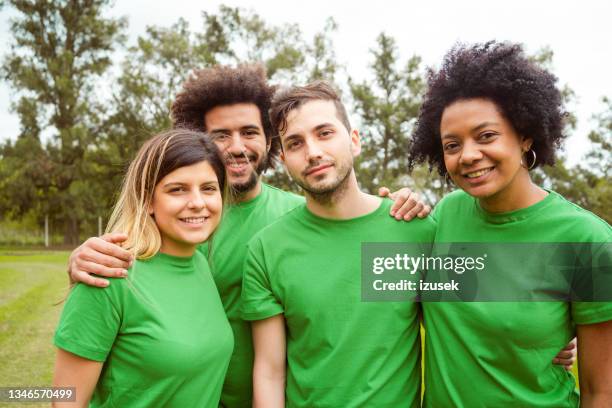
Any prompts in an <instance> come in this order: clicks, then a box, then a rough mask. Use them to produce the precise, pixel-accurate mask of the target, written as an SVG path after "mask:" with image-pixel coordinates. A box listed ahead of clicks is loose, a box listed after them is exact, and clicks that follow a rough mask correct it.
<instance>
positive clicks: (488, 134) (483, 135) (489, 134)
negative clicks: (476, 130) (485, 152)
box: [479, 131, 497, 142]
mask: <svg viewBox="0 0 612 408" xmlns="http://www.w3.org/2000/svg"><path fill="white" fill-rule="evenodd" d="M495 136H497V133H495V132H491V131H488V132H482V133H481V134H480V135H479V140H481V141H484V142H487V141H490V140H492V139H493V138H494V137H495Z"/></svg>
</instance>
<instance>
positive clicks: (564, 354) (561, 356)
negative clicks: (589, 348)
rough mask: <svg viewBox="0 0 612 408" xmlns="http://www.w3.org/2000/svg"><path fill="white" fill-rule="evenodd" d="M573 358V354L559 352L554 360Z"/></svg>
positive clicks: (564, 351)
mask: <svg viewBox="0 0 612 408" xmlns="http://www.w3.org/2000/svg"><path fill="white" fill-rule="evenodd" d="M573 357H574V353H572V352H571V351H566V350H561V351H560V352H559V354H557V356H556V358H565V359H572V358H573Z"/></svg>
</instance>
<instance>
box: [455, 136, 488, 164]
mask: <svg viewBox="0 0 612 408" xmlns="http://www.w3.org/2000/svg"><path fill="white" fill-rule="evenodd" d="M480 159H482V152H481V151H480V148H479V147H478V145H477V144H476V143H472V142H469V141H468V142H466V143H465V144H464V145H463V149H461V156H460V158H459V163H461V164H462V165H465V166H469V165H471V164H473V163H474V162H476V161H478V160H480Z"/></svg>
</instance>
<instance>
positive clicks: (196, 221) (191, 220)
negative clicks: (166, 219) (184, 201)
mask: <svg viewBox="0 0 612 408" xmlns="http://www.w3.org/2000/svg"><path fill="white" fill-rule="evenodd" d="M204 220H206V217H190V218H181V221H183V222H186V223H187V224H202V223H203V222H204Z"/></svg>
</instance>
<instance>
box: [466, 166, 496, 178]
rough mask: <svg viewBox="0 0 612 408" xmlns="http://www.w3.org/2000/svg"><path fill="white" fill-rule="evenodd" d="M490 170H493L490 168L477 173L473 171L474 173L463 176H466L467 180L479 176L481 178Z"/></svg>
mask: <svg viewBox="0 0 612 408" xmlns="http://www.w3.org/2000/svg"><path fill="white" fill-rule="evenodd" d="M491 170H493V168H492V167H491V168H488V169H482V170H479V171H475V172H473V173H468V174H466V175H465V176H466V177H467V178H476V177H480V176H482V175H484V174H487V173H488V172H490V171H491Z"/></svg>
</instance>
